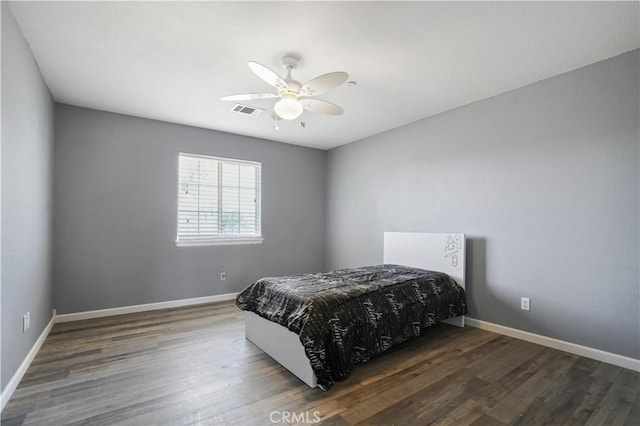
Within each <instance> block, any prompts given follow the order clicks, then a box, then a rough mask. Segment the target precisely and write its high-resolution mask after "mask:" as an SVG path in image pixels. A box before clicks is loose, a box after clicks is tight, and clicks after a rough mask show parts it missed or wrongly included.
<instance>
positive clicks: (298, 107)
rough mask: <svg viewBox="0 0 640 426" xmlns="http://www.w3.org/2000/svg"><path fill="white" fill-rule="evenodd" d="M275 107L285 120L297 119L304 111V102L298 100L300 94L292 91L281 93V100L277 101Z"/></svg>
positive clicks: (279, 115)
mask: <svg viewBox="0 0 640 426" xmlns="http://www.w3.org/2000/svg"><path fill="white" fill-rule="evenodd" d="M273 109H274V110H275V112H276V114H278V117H280V118H282V119H283V120H295V119H296V118H298V117H300V116H301V115H302V112H303V111H304V108H303V107H302V104H301V103H300V102H298V96H297V95H296V94H295V93H291V92H286V93H283V94H282V95H280V100H279V101H278V102H276V104H275V105H274V107H273Z"/></svg>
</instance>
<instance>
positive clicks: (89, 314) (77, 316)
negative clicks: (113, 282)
mask: <svg viewBox="0 0 640 426" xmlns="http://www.w3.org/2000/svg"><path fill="white" fill-rule="evenodd" d="M237 295H238V293H226V294H217V295H215V296H204V297H194V298H192V299H179V300H169V301H167V302H157V303H146V304H144V305H130V306H121V307H119V308H110V309H98V310H96V311H85V312H75V313H72V314H61V315H57V316H56V323H61V322H70V321H79V320H85V319H91V318H102V317H110V316H114V315H123V314H132V313H135V312H145V311H155V310H157V309H169V308H179V307H182V306H192V305H202V304H205V303H213V302H223V301H226V300H234V299H235V298H236V296H237Z"/></svg>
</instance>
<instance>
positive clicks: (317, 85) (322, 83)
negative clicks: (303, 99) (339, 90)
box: [298, 71, 349, 96]
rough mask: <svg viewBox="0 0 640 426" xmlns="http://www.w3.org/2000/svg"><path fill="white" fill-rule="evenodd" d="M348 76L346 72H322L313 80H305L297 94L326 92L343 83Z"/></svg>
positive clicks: (305, 94)
mask: <svg viewBox="0 0 640 426" xmlns="http://www.w3.org/2000/svg"><path fill="white" fill-rule="evenodd" d="M348 78H349V74H347V73H346V72H341V71H339V72H330V73H329V74H323V75H321V76H319V77H316V78H314V79H313V80H311V81H309V82H307V83H306V84H305V85H304V86H302V88H301V89H300V91H299V92H298V94H299V95H300V96H316V95H321V94H322V93H326V92H328V91H329V90H333V89H335V88H336V87H338V86H340V85H341V84H343V83H344V82H345V81H347V79H348Z"/></svg>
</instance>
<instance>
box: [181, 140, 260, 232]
mask: <svg viewBox="0 0 640 426" xmlns="http://www.w3.org/2000/svg"><path fill="white" fill-rule="evenodd" d="M260 185H261V164H260V163H258V162H249V161H242V160H233V159H227V158H218V157H207V156H201V155H194V154H185V153H179V154H178V231H177V234H178V236H177V240H178V242H180V241H194V240H216V239H224V240H229V239H233V238H234V237H239V238H247V237H261V227H260V218H261V216H260V213H261V212H260V189H261V188H260Z"/></svg>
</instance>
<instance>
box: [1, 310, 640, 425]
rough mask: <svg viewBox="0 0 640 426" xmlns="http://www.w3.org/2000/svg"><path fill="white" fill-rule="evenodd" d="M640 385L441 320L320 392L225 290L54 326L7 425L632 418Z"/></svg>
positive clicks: (610, 370) (629, 375)
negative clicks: (187, 302) (268, 348)
mask: <svg viewBox="0 0 640 426" xmlns="http://www.w3.org/2000/svg"><path fill="white" fill-rule="evenodd" d="M639 387H640V379H639V374H638V373H636V372H632V371H630V370H624V369H622V368H619V367H615V366H611V365H608V364H603V363H600V362H597V361H593V360H589V359H586V358H580V357H577V356H575V355H570V354H567V353H564V352H561V351H557V350H554V349H549V348H544V347H541V346H538V345H534V344H532V343H528V342H523V341H520V340H516V339H512V338H510V337H506V336H501V335H497V334H494V333H491V332H488V331H485V330H479V329H476V328H464V329H459V328H456V327H453V326H449V325H440V326H436V327H433V328H431V329H428V330H425V333H424V335H423V336H421V337H420V338H418V339H416V340H414V341H411V342H407V343H406V344H403V345H400V346H399V347H397V348H394V349H393V350H391V351H389V352H388V353H386V354H384V355H382V356H379V357H376V358H374V359H372V360H371V361H370V362H368V363H366V364H363V365H360V366H357V367H356V368H355V369H354V371H353V373H352V375H351V376H350V377H349V378H347V379H346V380H344V381H342V382H339V383H337V384H336V385H335V386H334V387H333V388H332V389H331V390H330V391H329V392H322V391H320V390H319V389H310V388H308V387H307V386H306V385H305V384H304V383H302V382H301V381H300V380H299V379H298V378H296V377H295V376H293V375H292V374H291V373H289V372H288V371H287V370H286V369H284V368H283V367H282V366H280V365H279V364H277V363H276V362H275V361H273V360H272V359H271V358H270V357H268V356H267V355H266V354H264V353H263V352H262V351H260V349H258V348H257V347H256V346H255V345H253V344H252V343H251V342H249V341H247V340H246V339H245V337H244V315H243V313H242V312H241V311H240V310H238V309H237V308H236V307H235V306H234V304H233V303H232V302H224V303H216V304H207V305H199V306H191V307H184V308H173V309H166V310H162V311H150V312H140V313H135V314H128V315H122V316H118V317H109V318H96V319H90V320H83V321H76V322H69V323H61V324H56V325H55V326H54V327H53V329H52V331H51V333H50V335H49V336H48V337H47V339H46V341H45V342H44V344H43V345H42V347H41V349H40V351H39V353H38V354H37V356H36V358H35V359H34V361H33V362H32V364H31V366H30V367H29V369H28V371H27V372H26V374H25V375H24V377H23V380H22V381H21V383H20V384H19V386H18V388H17V389H16V391H15V392H14V394H13V397H12V398H11V400H10V401H9V402H8V403H7V406H6V407H5V409H4V410H3V411H2V426H8V425H16V426H17V425H46V426H56V425H81V424H82V425H87V424H89V425H171V426H174V425H198V424H233V425H265V424H271V423H272V422H273V419H270V417H269V416H270V414H272V413H274V415H278V413H280V414H282V413H289V414H288V415H293V414H295V415H296V416H298V417H295V418H293V419H294V420H295V421H294V422H293V423H303V424H304V423H305V422H304V421H302V420H304V419H307V420H308V419H312V420H315V418H316V417H315V416H317V417H318V418H319V419H320V420H321V422H320V423H321V424H326V425H336V426H344V425H351V424H385V425H386V424H418V425H422V424H438V425H456V426H457V425H475V426H480V425H505V424H518V423H519V424H562V425H565V424H567V425H570V424H574V425H582V424H592V425H604V424H621V425H624V424H629V425H631V424H633V425H636V424H638V418H639V416H640V408H639V406H640V389H639ZM300 416H306V417H300ZM301 419H302V420H301ZM293 423H292V422H289V423H288V424H293ZM280 424H282V422H280ZM306 424H309V423H308V422H307V423H306Z"/></svg>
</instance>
